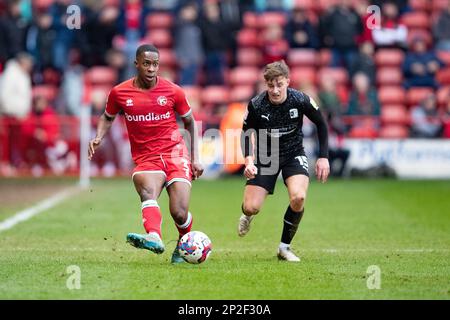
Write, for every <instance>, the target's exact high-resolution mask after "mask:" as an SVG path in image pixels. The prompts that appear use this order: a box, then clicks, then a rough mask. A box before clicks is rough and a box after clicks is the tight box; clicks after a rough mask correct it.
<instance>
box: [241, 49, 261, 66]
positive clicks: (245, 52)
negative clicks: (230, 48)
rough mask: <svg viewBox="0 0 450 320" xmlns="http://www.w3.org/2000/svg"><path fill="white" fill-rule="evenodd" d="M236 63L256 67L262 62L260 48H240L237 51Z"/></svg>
mask: <svg viewBox="0 0 450 320" xmlns="http://www.w3.org/2000/svg"><path fill="white" fill-rule="evenodd" d="M237 63H238V65H240V66H254V67H258V66H260V65H261V63H262V54H261V50H258V49H256V48H240V49H238V51H237Z"/></svg>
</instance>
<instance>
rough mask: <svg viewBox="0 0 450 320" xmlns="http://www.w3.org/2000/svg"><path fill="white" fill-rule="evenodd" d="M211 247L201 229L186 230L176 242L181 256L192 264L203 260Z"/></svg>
mask: <svg viewBox="0 0 450 320" xmlns="http://www.w3.org/2000/svg"><path fill="white" fill-rule="evenodd" d="M211 249H212V244H211V240H210V239H209V237H208V236H207V235H206V234H204V233H203V232H201V231H191V232H188V233H186V234H185V235H184V236H183V237H181V239H180V241H179V242H178V251H179V253H180V255H181V257H182V258H183V259H184V260H185V261H186V262H188V263H192V264H199V263H202V262H205V261H206V260H207V259H208V257H209V255H210V254H211Z"/></svg>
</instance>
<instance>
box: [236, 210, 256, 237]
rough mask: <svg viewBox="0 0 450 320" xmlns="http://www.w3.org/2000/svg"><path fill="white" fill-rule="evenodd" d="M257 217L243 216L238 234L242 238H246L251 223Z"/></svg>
mask: <svg viewBox="0 0 450 320" xmlns="http://www.w3.org/2000/svg"><path fill="white" fill-rule="evenodd" d="M254 217H255V216H246V215H245V214H242V215H241V217H240V218H239V226H238V234H239V236H240V237H243V236H245V235H246V234H247V233H248V231H249V230H250V223H251V222H252V220H253V218H254Z"/></svg>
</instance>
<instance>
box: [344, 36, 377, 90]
mask: <svg viewBox="0 0 450 320" xmlns="http://www.w3.org/2000/svg"><path fill="white" fill-rule="evenodd" d="M374 53H375V48H374V46H373V43H371V42H369V41H366V42H363V43H361V44H360V46H359V53H358V55H357V56H356V58H355V60H353V62H352V64H351V66H350V70H349V74H350V77H351V78H353V76H354V75H355V74H356V73H358V72H362V73H365V74H366V75H367V76H368V77H369V79H370V84H371V85H375V80H376V65H375V58H374Z"/></svg>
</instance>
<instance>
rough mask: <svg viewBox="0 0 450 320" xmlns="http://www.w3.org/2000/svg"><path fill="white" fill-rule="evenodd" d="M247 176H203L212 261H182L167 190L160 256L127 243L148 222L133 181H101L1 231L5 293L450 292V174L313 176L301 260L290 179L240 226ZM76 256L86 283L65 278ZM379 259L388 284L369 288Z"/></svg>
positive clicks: (200, 224)
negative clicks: (284, 247)
mask: <svg viewBox="0 0 450 320" xmlns="http://www.w3.org/2000/svg"><path fill="white" fill-rule="evenodd" d="M243 184H244V179H243V178H228V179H223V180H217V181H206V180H199V181H196V182H195V183H194V187H193V190H192V200H191V207H190V209H191V211H192V213H193V215H194V228H193V229H194V230H200V231H203V232H205V233H206V234H208V235H209V237H210V238H211V240H212V243H213V252H212V254H211V256H210V258H209V260H208V261H206V262H205V263H204V264H201V265H189V264H183V265H175V266H174V265H171V264H170V262H169V261H170V255H171V253H172V250H173V248H174V247H175V239H176V237H177V233H176V228H175V226H174V224H173V221H172V219H171V217H170V215H169V212H168V203H167V200H168V198H167V194H166V193H165V192H163V194H162V195H161V198H160V200H159V204H160V206H161V209H162V212H163V230H162V231H163V238H164V241H165V243H166V252H165V253H164V254H162V255H155V254H152V253H151V252H148V251H145V250H138V249H135V248H133V247H131V246H130V245H128V244H127V243H126V242H125V236H126V234H127V233H128V232H142V231H143V228H142V224H141V213H140V202H139V200H138V196H137V194H136V193H135V190H134V187H133V185H132V183H131V180H130V179H112V180H94V181H93V184H92V187H91V188H90V190H87V191H83V192H81V193H79V194H77V195H75V196H74V197H73V198H71V199H69V200H66V201H65V202H63V203H61V204H59V205H57V206H56V207H54V208H52V209H50V210H48V211H46V212H43V213H41V214H40V215H38V216H36V217H33V218H32V219H30V220H28V221H26V222H23V223H20V224H18V225H16V226H15V227H14V228H12V229H10V230H7V231H4V232H1V233H0V299H449V297H450V182H449V181H395V180H334V181H333V180H331V181H329V182H328V183H326V184H319V183H316V182H312V183H311V185H310V189H309V193H308V196H307V200H306V210H305V216H304V218H303V220H302V223H301V225H300V228H299V232H298V233H297V236H296V238H295V239H294V241H293V244H292V247H293V249H294V250H295V251H296V252H297V253H298V254H299V255H300V257H301V259H302V261H301V262H300V263H297V264H295V263H286V262H280V261H278V260H277V258H276V249H277V246H278V243H279V241H280V234H281V228H282V217H283V214H284V211H285V209H286V206H287V204H288V199H287V192H286V189H285V188H284V186H283V184H282V182H281V181H279V182H278V185H277V188H276V190H275V195H273V196H270V197H269V198H268V199H267V201H266V203H265V206H264V208H263V210H262V211H261V212H260V214H259V215H258V216H257V217H256V219H255V220H253V224H252V229H251V231H250V233H249V234H248V235H247V236H246V237H244V238H239V237H238V236H237V223H238V218H239V215H240V205H241V201H242V191H243ZM11 210H12V209H11ZM13 213H14V212H11V214H13ZM3 216H5V213H4V214H3ZM71 265H76V266H78V267H79V268H80V271H81V274H80V275H81V277H80V279H81V288H80V289H74V290H69V289H68V288H67V286H66V282H67V281H68V279H69V277H70V274H69V273H67V268H68V267H69V266H71ZM373 265H375V266H377V267H378V268H379V270H380V272H381V273H380V279H381V283H380V289H369V288H368V286H367V283H368V282H370V281H368V280H370V279H372V278H371V277H372V274H371V273H370V272H369V273H368V272H367V271H368V268H369V266H373ZM370 283H371V282H370Z"/></svg>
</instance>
